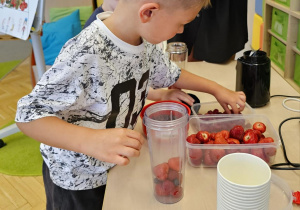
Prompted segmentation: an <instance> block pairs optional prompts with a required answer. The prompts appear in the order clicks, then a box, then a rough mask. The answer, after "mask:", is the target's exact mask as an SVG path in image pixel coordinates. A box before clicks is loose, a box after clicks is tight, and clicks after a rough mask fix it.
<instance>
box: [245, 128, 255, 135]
mask: <svg viewBox="0 0 300 210" xmlns="http://www.w3.org/2000/svg"><path fill="white" fill-rule="evenodd" d="M249 131H253V129H247V130H245V134H244V135H246V134H247V133H248V132H249Z"/></svg>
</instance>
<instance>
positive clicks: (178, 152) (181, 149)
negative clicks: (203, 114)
mask: <svg viewBox="0 0 300 210" xmlns="http://www.w3.org/2000/svg"><path fill="white" fill-rule="evenodd" d="M143 120H144V124H145V125H146V128H147V139H148V145H149V151H150V160H151V167H152V176H153V189H154V197H155V198H156V200H158V201H159V202H161V203H168V204H171V203H176V202H178V201H180V200H181V199H182V198H183V193H184V169H185V151H186V147H185V141H186V137H187V129H188V121H189V116H188V112H187V109H186V107H184V106H183V105H181V104H178V103H173V102H162V103H158V104H154V105H152V106H150V107H149V108H147V109H146V111H145V115H144V118H143Z"/></svg>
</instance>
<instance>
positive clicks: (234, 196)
mask: <svg viewBox="0 0 300 210" xmlns="http://www.w3.org/2000/svg"><path fill="white" fill-rule="evenodd" d="M217 173H218V174H217V209H232V210H233V209H268V204H269V198H270V184H271V181H270V180H271V170H270V167H269V166H268V164H267V163H266V162H264V161H263V160H262V159H260V158H259V157H256V156H254V155H251V154H247V153H232V154H229V155H226V156H224V157H223V158H221V159H220V161H219V162H218V165H217Z"/></svg>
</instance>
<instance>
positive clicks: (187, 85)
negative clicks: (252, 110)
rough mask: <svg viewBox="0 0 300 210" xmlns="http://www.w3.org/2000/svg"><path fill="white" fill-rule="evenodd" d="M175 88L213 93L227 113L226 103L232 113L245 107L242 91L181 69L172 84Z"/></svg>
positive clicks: (244, 97)
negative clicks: (236, 90)
mask: <svg viewBox="0 0 300 210" xmlns="http://www.w3.org/2000/svg"><path fill="white" fill-rule="evenodd" d="M174 87H176V88H182V89H188V90H195V91H200V92H205V93H209V94H211V95H213V96H214V97H215V98H216V99H217V101H218V102H219V103H220V104H221V106H222V107H223V108H224V110H225V111H226V112H227V113H230V110H229V107H228V105H229V106H230V107H231V108H232V110H233V112H234V113H238V112H239V111H242V110H243V109H244V107H245V102H246V96H245V94H244V93H243V92H241V91H240V92H235V91H232V90H229V89H227V88H225V87H223V86H221V85H219V84H218V83H216V82H214V81H211V80H208V79H206V78H203V77H200V76H197V75H195V74H192V73H190V72H188V71H186V70H184V69H182V70H181V74H180V77H179V79H178V80H177V81H176V83H175V84H174Z"/></svg>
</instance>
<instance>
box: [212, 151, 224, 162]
mask: <svg viewBox="0 0 300 210" xmlns="http://www.w3.org/2000/svg"><path fill="white" fill-rule="evenodd" d="M225 154H226V153H225V150H224V149H211V151H210V157H211V160H212V161H213V162H214V163H217V162H219V160H220V159H221V158H222V157H224V156H225Z"/></svg>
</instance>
